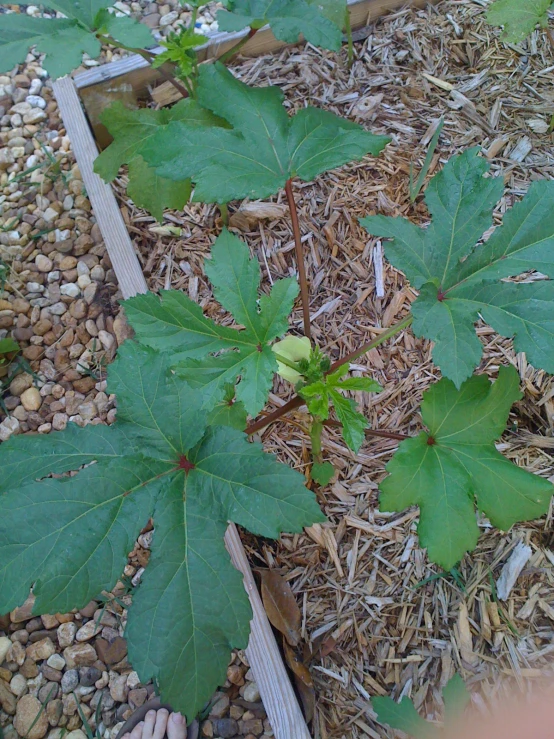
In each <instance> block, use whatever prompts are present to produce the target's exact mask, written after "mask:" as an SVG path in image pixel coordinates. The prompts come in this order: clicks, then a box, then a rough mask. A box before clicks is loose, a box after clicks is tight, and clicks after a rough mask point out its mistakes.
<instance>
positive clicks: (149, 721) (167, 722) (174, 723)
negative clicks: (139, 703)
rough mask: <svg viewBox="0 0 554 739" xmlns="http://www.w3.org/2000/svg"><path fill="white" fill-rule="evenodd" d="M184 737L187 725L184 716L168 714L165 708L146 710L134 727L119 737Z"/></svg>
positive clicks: (147, 738)
mask: <svg viewBox="0 0 554 739" xmlns="http://www.w3.org/2000/svg"><path fill="white" fill-rule="evenodd" d="M166 735H167V737H168V739H186V736H187V725H186V721H185V718H184V716H181V714H180V713H172V714H170V713H169V711H167V710H166V709H165V708H160V709H159V710H158V711H154V710H151V711H148V713H147V714H146V716H145V717H144V721H141V722H140V723H139V724H137V725H136V726H135V728H134V729H133V730H132V731H131V732H130V733H127V734H123V736H122V737H121V739H164V737H165V736H166Z"/></svg>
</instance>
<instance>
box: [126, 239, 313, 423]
mask: <svg viewBox="0 0 554 739" xmlns="http://www.w3.org/2000/svg"><path fill="white" fill-rule="evenodd" d="M205 270H206V275H207V276H208V277H209V279H210V281H211V283H212V285H213V288H214V294H215V296H216V298H217V299H218V300H219V301H220V303H221V304H222V305H223V306H224V307H225V308H227V310H229V312H230V313H231V314H232V315H233V317H234V318H235V320H236V321H237V323H239V324H241V325H242V326H244V329H242V330H237V329H234V328H227V327H223V326H218V325H217V324H216V323H214V322H213V321H211V320H210V319H209V318H206V317H205V316H204V315H203V314H202V309H201V308H200V306H198V305H197V304H196V303H193V302H192V301H191V300H190V299H189V298H188V297H187V296H186V295H184V294H183V293H180V292H162V296H161V299H159V298H158V297H157V296H155V295H153V294H151V293H149V294H147V295H138V296H137V297H135V298H131V299H130V300H128V301H127V302H126V303H125V311H126V313H127V317H128V319H129V322H130V323H131V325H132V326H133V328H134V329H135V331H136V336H137V340H138V341H140V342H142V343H144V344H147V345H148V346H152V347H154V348H156V349H160V350H164V351H171V353H172V356H173V366H174V367H175V369H176V371H177V372H178V374H179V375H180V376H181V377H183V378H185V379H186V380H187V382H188V383H189V384H190V385H191V387H193V388H195V389H197V390H199V391H200V390H201V392H202V397H203V399H204V400H203V402H204V407H205V408H208V409H211V408H213V407H214V406H215V405H216V403H218V402H219V401H221V400H222V399H223V397H224V395H225V392H226V389H227V388H228V386H229V384H231V385H234V384H235V383H236V382H237V379H238V378H239V376H240V378H241V381H240V383H239V384H238V386H237V391H236V394H237V400H238V401H239V402H240V403H242V405H243V406H244V408H245V409H246V410H247V411H248V413H250V415H252V416H255V415H256V414H257V413H259V411H260V410H261V409H262V408H263V406H264V404H265V403H266V401H267V396H268V394H269V391H270V389H271V384H272V382H273V375H274V373H275V372H276V370H277V361H276V359H275V355H274V354H273V352H272V351H271V347H270V343H271V342H272V341H273V340H274V339H275V338H276V337H277V336H281V335H282V334H284V333H285V332H286V330H287V328H288V316H289V314H290V312H291V310H292V305H293V302H294V299H295V298H296V296H297V294H298V285H297V282H296V280H293V279H291V278H288V279H286V280H279V281H277V282H276V283H275V284H274V285H273V288H272V290H271V293H270V294H269V296H267V295H262V296H261V297H260V295H259V287H260V277H261V275H260V267H259V264H258V262H257V260H255V259H251V257H250V252H249V251H248V247H247V246H246V245H245V244H244V243H243V242H242V241H240V240H239V239H237V238H236V236H233V235H232V234H231V233H230V232H229V231H227V230H224V231H223V232H222V234H221V236H219V238H218V239H217V241H216V242H215V244H214V246H213V249H212V259H211V260H209V261H207V262H206V264H205Z"/></svg>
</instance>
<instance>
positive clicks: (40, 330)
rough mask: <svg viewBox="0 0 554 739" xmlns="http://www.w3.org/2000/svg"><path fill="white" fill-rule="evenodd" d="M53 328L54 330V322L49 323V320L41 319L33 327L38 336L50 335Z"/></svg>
mask: <svg viewBox="0 0 554 739" xmlns="http://www.w3.org/2000/svg"><path fill="white" fill-rule="evenodd" d="M51 328H52V321H49V320H48V319H47V318H41V319H40V320H39V321H37V322H36V323H35V325H34V326H33V331H34V332H35V334H36V335H37V336H44V334H46V333H48V331H50V329H51Z"/></svg>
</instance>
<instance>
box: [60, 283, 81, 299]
mask: <svg viewBox="0 0 554 739" xmlns="http://www.w3.org/2000/svg"><path fill="white" fill-rule="evenodd" d="M60 292H61V294H62V295H67V296H68V297H70V298H77V297H79V295H80V294H81V290H80V288H79V286H78V285H76V284H75V283H74V282H68V283H67V284H66V285H61V286H60Z"/></svg>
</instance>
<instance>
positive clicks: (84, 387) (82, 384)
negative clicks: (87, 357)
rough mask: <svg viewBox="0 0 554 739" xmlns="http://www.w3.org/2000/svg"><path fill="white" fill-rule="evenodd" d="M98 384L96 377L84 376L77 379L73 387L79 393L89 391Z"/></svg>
mask: <svg viewBox="0 0 554 739" xmlns="http://www.w3.org/2000/svg"><path fill="white" fill-rule="evenodd" d="M95 385H96V380H95V379H94V377H83V378H82V379H80V380H75V382H74V383H73V387H74V388H75V390H76V391H77V392H78V393H89V392H90V391H91V390H92V389H93V387H94V386H95Z"/></svg>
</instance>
